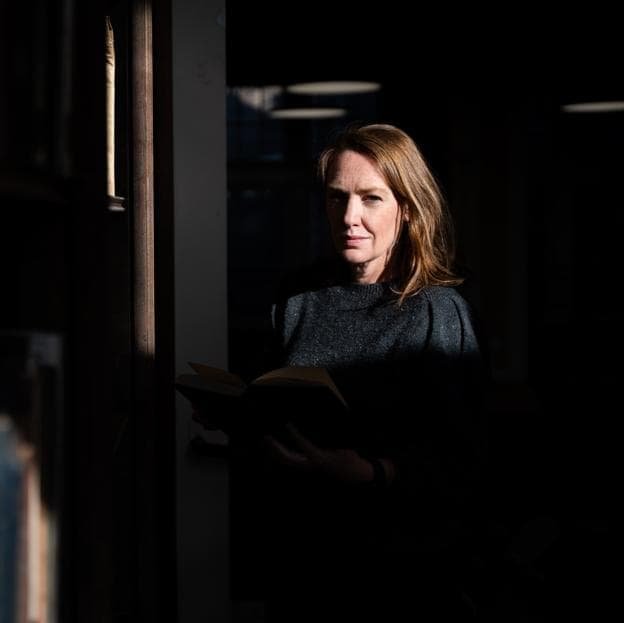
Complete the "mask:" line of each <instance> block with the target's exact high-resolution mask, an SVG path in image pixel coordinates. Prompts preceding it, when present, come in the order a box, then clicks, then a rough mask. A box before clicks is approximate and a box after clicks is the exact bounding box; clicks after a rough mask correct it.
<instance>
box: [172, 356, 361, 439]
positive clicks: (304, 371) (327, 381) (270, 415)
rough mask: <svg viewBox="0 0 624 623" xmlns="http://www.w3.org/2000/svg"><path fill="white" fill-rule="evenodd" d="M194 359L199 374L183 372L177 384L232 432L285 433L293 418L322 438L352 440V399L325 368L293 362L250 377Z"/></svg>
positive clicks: (212, 420) (217, 423)
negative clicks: (348, 399)
mask: <svg viewBox="0 0 624 623" xmlns="http://www.w3.org/2000/svg"><path fill="white" fill-rule="evenodd" d="M189 365H190V366H191V368H192V369H193V370H194V371H195V374H181V375H179V376H178V377H177V378H176V379H175V387H176V389H177V390H178V391H179V392H180V393H181V394H182V395H183V396H185V397H186V398H187V399H188V400H190V401H191V402H192V403H193V404H194V405H195V407H196V408H197V409H198V410H199V411H201V412H202V414H205V415H206V417H207V419H209V420H210V423H211V425H212V426H213V427H214V428H218V429H220V430H222V431H223V432H225V433H226V434H228V435H237V434H238V435H243V436H254V435H263V434H278V435H279V434H280V432H283V427H284V424H285V423H286V422H291V423H293V424H294V425H295V426H296V427H297V428H298V429H299V430H300V431H301V432H302V433H304V434H305V435H307V436H309V437H310V439H311V440H313V441H316V442H317V443H322V444H325V445H333V446H336V445H344V444H345V443H346V442H347V438H348V434H349V433H348V428H349V427H348V424H347V420H348V417H347V416H348V405H347V402H346V400H345V398H344V397H343V395H342V394H341V392H340V390H339V389H338V387H337V386H336V384H335V383H334V381H333V379H332V378H331V376H330V374H329V372H328V371H327V370H325V369H324V368H315V367H305V366H290V367H285V368H279V369H276V370H271V371H269V372H267V373H265V374H262V375H261V376H259V377H257V378H255V379H253V380H252V381H250V382H245V381H244V380H243V379H242V378H241V377H240V376H238V375H236V374H233V373H231V372H227V371H226V370H222V369H220V368H215V367H212V366H207V365H205V364H202V363H196V362H189Z"/></svg>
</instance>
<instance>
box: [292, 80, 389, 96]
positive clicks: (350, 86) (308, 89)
mask: <svg viewBox="0 0 624 623" xmlns="http://www.w3.org/2000/svg"><path fill="white" fill-rule="evenodd" d="M379 89H381V84H379V82H358V81H355V80H332V81H328V82H300V83H297V84H291V85H290V86H288V87H286V90H287V91H288V92H289V93H296V94H297V95H345V94H350V93H372V92H373V91H379Z"/></svg>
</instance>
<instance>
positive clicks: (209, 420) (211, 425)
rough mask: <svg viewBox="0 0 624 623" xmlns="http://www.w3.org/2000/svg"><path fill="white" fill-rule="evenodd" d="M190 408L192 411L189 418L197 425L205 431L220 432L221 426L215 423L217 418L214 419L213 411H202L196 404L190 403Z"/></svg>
mask: <svg viewBox="0 0 624 623" xmlns="http://www.w3.org/2000/svg"><path fill="white" fill-rule="evenodd" d="M191 408H192V409H193V412H192V414H191V417H192V418H193V420H195V421H196V422H197V423H198V424H201V426H203V427H204V428H205V429H206V430H220V428H221V426H220V424H219V422H218V421H217V420H218V418H216V417H215V410H214V409H211V410H208V409H203V408H202V407H201V406H200V405H198V404H197V403H191Z"/></svg>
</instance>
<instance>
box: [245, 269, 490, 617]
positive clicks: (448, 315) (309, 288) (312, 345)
mask: <svg viewBox="0 0 624 623" xmlns="http://www.w3.org/2000/svg"><path fill="white" fill-rule="evenodd" d="M327 274H328V275H329V277H326V276H325V275H327ZM341 277H342V278H341ZM341 277H338V279H337V280H336V279H333V276H332V273H326V272H321V273H310V274H305V275H303V276H298V277H297V279H295V281H294V282H292V283H289V284H288V285H287V286H286V288H285V289H284V292H283V293H282V295H281V296H280V297H279V300H278V301H277V302H276V304H275V305H274V307H273V314H272V316H273V325H274V336H275V345H274V359H273V360H272V362H271V365H272V366H273V367H278V366H285V365H302V366H319V367H324V368H326V369H327V370H328V371H329V372H330V374H331V376H332V378H333V379H334V381H335V383H336V385H337V386H338V388H339V389H340V390H341V392H342V394H343V395H344V397H345V398H346V401H347V402H348V404H349V421H350V423H352V426H353V444H352V446H351V447H353V448H355V449H356V450H358V451H359V452H360V453H361V454H362V455H363V456H370V457H386V458H390V459H392V460H393V461H394V462H395V464H396V465H397V467H398V477H397V479H396V480H395V481H394V482H393V483H392V484H391V485H390V486H388V487H383V488H380V487H371V486H369V485H364V486H359V485H345V484H341V483H336V482H334V481H331V480H329V479H323V477H318V476H315V475H312V474H307V473H306V472H301V471H300V470H296V469H293V470H292V471H290V470H289V468H284V467H283V466H282V467H280V466H272V465H270V464H268V465H266V466H265V468H266V469H267V471H266V472H265V475H264V477H263V478H261V479H260V481H261V484H260V485H259V486H258V487H256V488H255V493H256V495H258V496H259V499H260V500H261V503H258V504H257V506H256V507H255V509H254V510H257V514H256V515H255V517H256V518H257V522H258V526H260V527H259V528H258V529H259V531H260V532H261V534H262V535H263V539H264V541H265V547H266V550H267V551H266V553H265V554H263V555H262V559H263V560H267V561H270V564H268V563H267V565H265V567H264V569H265V572H266V573H265V577H266V581H267V595H268V596H269V603H270V604H271V607H272V608H274V609H275V610H274V614H273V615H272V616H270V617H269V620H274V621H280V622H281V621H282V620H283V621H287V620H301V621H304V620H305V621H307V620H310V621H312V620H326V621H334V620H336V621H338V620H377V621H379V620H385V618H384V614H383V613H384V612H386V613H389V612H390V610H389V609H390V605H391V604H392V607H393V608H394V609H395V611H396V612H403V611H404V610H405V608H407V607H409V608H410V609H412V610H413V611H414V612H418V613H420V614H421V615H423V616H425V618H424V619H423V620H430V621H434V620H435V621H437V620H456V621H459V620H460V618H459V617H457V616H455V615H451V614H448V612H447V613H446V614H444V612H445V611H444V609H443V608H442V606H443V604H447V605H448V604H451V602H452V597H449V593H448V591H449V590H450V591H451V593H452V587H453V586H454V585H455V584H454V580H453V579H452V574H453V565H454V564H455V563H454V562H452V559H453V557H454V555H455V554H454V551H455V550H454V549H453V548H454V547H455V545H456V544H457V542H458V535H461V533H462V522H463V521H464V520H465V519H466V509H467V508H468V507H469V506H470V496H471V491H472V488H473V485H474V483H475V482H476V478H477V475H478V472H479V466H480V462H481V458H482V451H483V445H484V436H483V429H482V427H481V422H480V415H481V406H480V394H481V389H482V383H483V370H484V368H483V363H482V358H481V353H480V349H479V343H478V339H477V332H476V330H475V326H474V319H473V314H472V311H471V309H470V307H469V305H468V304H467V302H466V301H465V300H464V299H463V298H462V296H460V294H459V293H458V292H457V291H456V290H454V289H452V288H445V287H430V288H426V289H424V290H422V291H421V292H419V293H418V294H417V295H415V296H412V297H409V298H407V299H406V300H405V301H404V303H403V304H402V305H401V306H399V305H398V304H397V295H396V293H394V292H393V291H392V288H391V285H390V284H384V283H379V284H372V285H357V284H352V283H348V282H345V281H344V278H343V277H344V276H341ZM302 408H305V405H302ZM337 417H339V416H337ZM449 599H450V601H449ZM427 601H428V602H429V606H425V602H427ZM312 605H314V609H311V608H312ZM443 611H444V612H443ZM306 613H308V614H309V618H305V616H304V615H306ZM432 613H436V615H435V616H436V617H439V618H434V617H433V614H432ZM447 614H448V616H447ZM449 617H450V618H449ZM388 620H392V619H388ZM396 620H398V618H397V619H396Z"/></svg>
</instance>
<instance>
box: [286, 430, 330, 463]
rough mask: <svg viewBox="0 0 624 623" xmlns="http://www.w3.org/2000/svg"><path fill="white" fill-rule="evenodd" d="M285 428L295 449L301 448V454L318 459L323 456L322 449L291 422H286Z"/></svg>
mask: <svg viewBox="0 0 624 623" xmlns="http://www.w3.org/2000/svg"><path fill="white" fill-rule="evenodd" d="M285 428H286V431H287V432H288V434H289V436H290V437H291V439H292V440H293V441H294V442H295V444H296V445H297V449H298V450H301V452H302V453H303V454H305V455H306V456H308V457H310V458H311V459H316V460H320V459H322V458H323V456H324V452H323V450H322V449H321V448H319V447H318V446H317V445H315V444H313V443H312V442H311V441H310V440H309V439H308V438H307V437H306V436H305V435H303V434H302V433H301V432H300V431H299V429H298V428H297V427H296V426H295V425H294V424H293V423H292V422H286V424H285Z"/></svg>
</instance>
